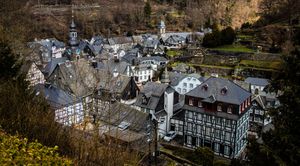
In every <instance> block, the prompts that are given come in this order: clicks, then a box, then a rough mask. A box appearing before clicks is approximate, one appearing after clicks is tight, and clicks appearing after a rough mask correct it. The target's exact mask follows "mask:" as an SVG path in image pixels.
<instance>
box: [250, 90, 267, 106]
mask: <svg viewBox="0 0 300 166" xmlns="http://www.w3.org/2000/svg"><path fill="white" fill-rule="evenodd" d="M251 101H252V102H253V101H256V103H257V104H258V105H259V106H260V107H261V108H262V109H265V108H266V103H267V100H266V97H265V96H261V95H255V94H254V95H252V98H251Z"/></svg>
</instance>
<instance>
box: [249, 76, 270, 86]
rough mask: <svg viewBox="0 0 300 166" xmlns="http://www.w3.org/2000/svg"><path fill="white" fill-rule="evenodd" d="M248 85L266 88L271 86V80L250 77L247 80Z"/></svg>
mask: <svg viewBox="0 0 300 166" xmlns="http://www.w3.org/2000/svg"><path fill="white" fill-rule="evenodd" d="M245 82H246V83H249V84H251V85H258V86H266V85H268V84H269V80H268V79H265V78H256V77H248V78H246V80H245Z"/></svg>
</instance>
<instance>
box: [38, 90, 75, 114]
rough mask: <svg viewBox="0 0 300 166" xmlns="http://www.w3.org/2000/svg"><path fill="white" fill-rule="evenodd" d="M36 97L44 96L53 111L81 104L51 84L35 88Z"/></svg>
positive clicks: (72, 96)
mask: <svg viewBox="0 0 300 166" xmlns="http://www.w3.org/2000/svg"><path fill="white" fill-rule="evenodd" d="M34 89H35V93H36V95H43V97H45V99H46V100H47V102H48V104H49V105H50V107H51V108H52V109H60V108H63V107H66V106H70V105H73V104H74V103H78V102H80V99H79V98H77V97H75V96H74V95H72V94H70V93H68V92H66V91H64V90H62V89H60V88H57V87H55V86H53V85H50V84H46V85H44V84H37V85H36V86H34Z"/></svg>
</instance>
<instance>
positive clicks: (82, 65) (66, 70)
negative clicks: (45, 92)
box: [48, 59, 98, 97]
mask: <svg viewBox="0 0 300 166" xmlns="http://www.w3.org/2000/svg"><path fill="white" fill-rule="evenodd" d="M48 80H49V82H50V83H53V84H54V85H56V86H57V87H59V88H62V89H63V90H65V91H69V92H70V93H73V94H75V95H76V96H77V97H83V96H86V95H89V94H91V93H93V92H94V90H95V89H96V85H97V83H98V78H97V76H96V70H95V69H93V68H92V67H91V66H90V65H89V63H88V62H87V61H86V60H85V59H79V60H78V61H71V62H70V61H66V62H65V63H60V64H58V65H57V66H56V68H55V69H54V71H53V72H52V74H51V75H50V77H49V79H48Z"/></svg>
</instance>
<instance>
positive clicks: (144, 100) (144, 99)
mask: <svg viewBox="0 0 300 166" xmlns="http://www.w3.org/2000/svg"><path fill="white" fill-rule="evenodd" d="M142 104H144V105H147V104H148V98H147V97H146V96H145V95H143V97H142Z"/></svg>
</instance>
